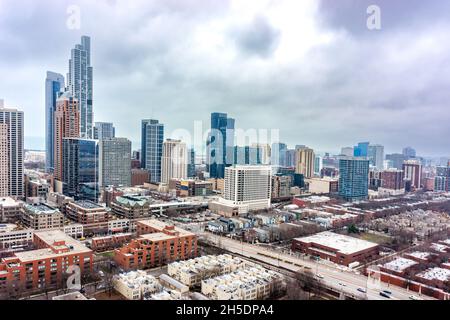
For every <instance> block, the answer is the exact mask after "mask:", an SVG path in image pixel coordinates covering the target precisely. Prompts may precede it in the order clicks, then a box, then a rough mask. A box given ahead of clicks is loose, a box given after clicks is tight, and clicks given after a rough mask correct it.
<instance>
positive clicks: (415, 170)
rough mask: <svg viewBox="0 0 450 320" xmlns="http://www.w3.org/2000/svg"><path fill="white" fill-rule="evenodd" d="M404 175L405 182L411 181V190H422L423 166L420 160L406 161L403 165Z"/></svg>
mask: <svg viewBox="0 0 450 320" xmlns="http://www.w3.org/2000/svg"><path fill="white" fill-rule="evenodd" d="M403 173H404V179H405V181H409V183H410V185H411V188H413V189H420V188H421V184H422V165H421V164H420V162H419V161H418V160H406V161H405V162H404V163H403Z"/></svg>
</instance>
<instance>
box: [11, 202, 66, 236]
mask: <svg viewBox="0 0 450 320" xmlns="http://www.w3.org/2000/svg"><path fill="white" fill-rule="evenodd" d="M20 220H21V222H22V224H23V225H24V226H26V227H27V228H31V229H34V230H47V229H60V228H62V227H63V226H64V215H63V214H62V213H61V212H60V211H59V210H58V209H56V208H53V207H50V206H49V205H47V204H44V203H37V204H27V203H24V204H23V205H22V208H21V217H20Z"/></svg>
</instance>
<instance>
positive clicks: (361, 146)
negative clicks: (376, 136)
mask: <svg viewBox="0 0 450 320" xmlns="http://www.w3.org/2000/svg"><path fill="white" fill-rule="evenodd" d="M353 156H354V157H368V156H369V142H360V143H358V145H357V146H355V147H354V148H353Z"/></svg>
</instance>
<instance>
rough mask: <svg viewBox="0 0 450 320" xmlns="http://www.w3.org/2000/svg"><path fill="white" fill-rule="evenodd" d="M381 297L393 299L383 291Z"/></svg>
mask: <svg viewBox="0 0 450 320" xmlns="http://www.w3.org/2000/svg"><path fill="white" fill-rule="evenodd" d="M380 296H382V297H385V298H388V299H390V298H391V296H390V295H388V294H387V293H385V292H384V291H381V292H380Z"/></svg>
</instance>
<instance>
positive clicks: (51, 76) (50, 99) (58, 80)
mask: <svg viewBox="0 0 450 320" xmlns="http://www.w3.org/2000/svg"><path fill="white" fill-rule="evenodd" d="M64 86H65V85H64V76H63V75H61V74H59V73H55V72H51V71H47V78H46V79H45V171H46V172H49V173H52V172H53V170H54V159H53V158H54V155H55V150H54V142H55V136H54V133H55V130H54V128H53V126H54V121H55V118H54V115H55V111H56V100H58V97H59V95H60V94H61V92H63V91H64Z"/></svg>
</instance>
